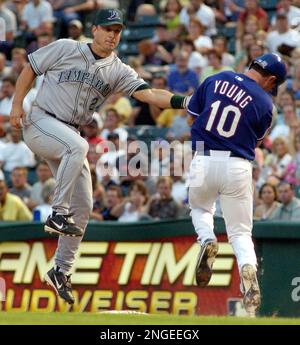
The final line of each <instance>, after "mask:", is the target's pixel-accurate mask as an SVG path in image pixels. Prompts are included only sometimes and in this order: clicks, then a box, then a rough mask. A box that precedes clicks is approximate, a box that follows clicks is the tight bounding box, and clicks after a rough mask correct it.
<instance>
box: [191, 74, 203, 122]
mask: <svg viewBox="0 0 300 345" xmlns="http://www.w3.org/2000/svg"><path fill="white" fill-rule="evenodd" d="M205 86H206V82H205V81H204V82H203V83H202V84H201V85H200V86H199V87H198V89H197V91H195V92H194V94H193V96H192V98H191V99H190V102H189V105H188V108H187V110H188V112H189V114H190V115H194V116H200V114H201V111H202V109H203V106H204V99H205V97H204V94H205Z"/></svg>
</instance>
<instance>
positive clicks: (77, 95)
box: [70, 42, 89, 123]
mask: <svg viewBox="0 0 300 345" xmlns="http://www.w3.org/2000/svg"><path fill="white" fill-rule="evenodd" d="M77 49H78V50H79V52H80V54H81V56H82V57H83V59H84V60H85V63H86V65H85V72H88V70H89V61H88V59H87V57H86V56H85V54H84V52H83V51H82V49H81V47H80V43H79V42H78V43H77ZM82 86H83V82H82V83H79V86H78V90H77V93H76V97H75V104H74V109H73V112H72V116H71V121H70V123H73V120H74V118H75V114H76V112H77V109H78V100H79V95H80V92H81V89H82Z"/></svg>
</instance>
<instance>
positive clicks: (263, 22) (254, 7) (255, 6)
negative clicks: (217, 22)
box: [236, 0, 269, 39]
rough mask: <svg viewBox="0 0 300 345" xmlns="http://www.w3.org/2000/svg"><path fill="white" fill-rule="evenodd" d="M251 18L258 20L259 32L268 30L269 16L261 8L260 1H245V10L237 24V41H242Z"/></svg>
mask: <svg viewBox="0 0 300 345" xmlns="http://www.w3.org/2000/svg"><path fill="white" fill-rule="evenodd" d="M251 16H254V17H256V18H257V20H258V26H259V30H265V31H267V30H268V24H269V23H268V21H269V18H268V14H267V13H266V11H264V10H263V9H262V8H261V7H260V6H259V3H258V0H245V10H244V11H243V12H242V13H241V14H240V17H239V20H238V23H237V30H236V37H237V39H241V38H242V37H243V35H244V31H245V23H246V21H247V19H248V17H251Z"/></svg>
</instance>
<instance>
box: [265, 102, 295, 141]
mask: <svg viewBox="0 0 300 345" xmlns="http://www.w3.org/2000/svg"><path fill="white" fill-rule="evenodd" d="M282 112H283V117H284V123H279V124H277V125H276V126H275V127H274V128H273V129H272V131H271V133H270V136H269V137H270V139H271V140H272V141H273V140H274V139H275V138H277V137H285V138H286V139H288V138H289V135H290V134H291V131H293V130H294V128H295V129H297V128H298V126H299V120H298V118H297V113H296V109H295V107H294V106H293V105H290V104H287V105H284V106H283V107H282Z"/></svg>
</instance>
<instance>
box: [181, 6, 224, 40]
mask: <svg viewBox="0 0 300 345" xmlns="http://www.w3.org/2000/svg"><path fill="white" fill-rule="evenodd" d="M191 17H197V18H198V19H199V20H200V22H201V23H203V25H205V27H206V31H205V34H206V35H208V36H213V35H215V34H216V32H217V31H216V18H215V13H214V11H213V10H212V9H211V8H210V7H208V6H207V5H205V4H204V2H203V0H190V2H189V6H188V7H184V8H183V9H182V10H181V12H180V14H179V21H180V24H183V25H184V26H185V27H186V28H188V26H189V22H190V19H191Z"/></svg>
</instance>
